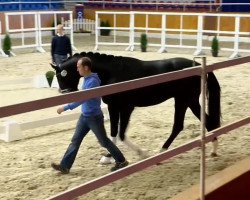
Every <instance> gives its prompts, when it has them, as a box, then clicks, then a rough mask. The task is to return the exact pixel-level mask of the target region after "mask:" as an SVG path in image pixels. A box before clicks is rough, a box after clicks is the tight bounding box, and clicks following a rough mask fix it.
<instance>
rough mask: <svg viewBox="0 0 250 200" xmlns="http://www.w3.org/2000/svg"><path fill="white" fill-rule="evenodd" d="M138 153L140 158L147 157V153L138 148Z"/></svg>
mask: <svg viewBox="0 0 250 200" xmlns="http://www.w3.org/2000/svg"><path fill="white" fill-rule="evenodd" d="M138 155H139V157H140V158H141V159H146V158H148V157H149V154H148V152H147V151H143V150H139V151H138Z"/></svg>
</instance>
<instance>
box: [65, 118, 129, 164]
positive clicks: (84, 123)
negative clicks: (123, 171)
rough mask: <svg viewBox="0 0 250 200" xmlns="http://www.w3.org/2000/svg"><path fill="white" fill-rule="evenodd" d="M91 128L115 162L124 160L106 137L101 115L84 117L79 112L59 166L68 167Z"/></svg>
mask: <svg viewBox="0 0 250 200" xmlns="http://www.w3.org/2000/svg"><path fill="white" fill-rule="evenodd" d="M90 130H92V131H93V132H94V134H95V136H96V137H97V139H98V141H99V143H100V144H101V145H102V146H103V147H105V148H106V149H107V150H108V151H109V153H110V154H111V155H112V156H113V158H114V159H115V161H116V162H124V161H125V158H124V156H123V154H122V153H121V151H120V150H119V149H118V147H117V146H116V145H115V144H114V143H113V142H112V141H111V140H110V139H109V138H108V137H107V134H106V131H105V127H104V120H103V115H102V114H101V115H97V116H90V117H86V116H84V115H83V114H81V116H80V118H79V120H78V122H77V125H76V129H75V133H74V135H73V137H72V139H71V143H70V145H69V147H68V149H67V151H66V152H65V154H64V156H63V159H62V161H61V163H60V166H61V167H62V168H63V169H70V168H71V167H72V165H73V163H74V161H75V158H76V155H77V152H78V150H79V147H80V145H81V143H82V140H83V138H84V137H85V136H86V135H87V133H88V132H89V131H90Z"/></svg>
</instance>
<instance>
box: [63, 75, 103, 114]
mask: <svg viewBox="0 0 250 200" xmlns="http://www.w3.org/2000/svg"><path fill="white" fill-rule="evenodd" d="M100 84H101V80H100V79H99V77H98V75H97V74H96V73H92V74H90V75H89V76H87V77H85V78H84V82H83V85H82V89H83V90H87V89H91V88H95V87H98V86H100ZM80 105H82V108H81V110H82V113H83V114H84V116H96V115H100V114H102V110H101V97H96V98H92V99H88V100H85V101H79V102H73V103H69V104H67V105H66V106H64V110H65V111H66V110H69V109H70V110H73V109H75V108H76V107H78V106H80Z"/></svg>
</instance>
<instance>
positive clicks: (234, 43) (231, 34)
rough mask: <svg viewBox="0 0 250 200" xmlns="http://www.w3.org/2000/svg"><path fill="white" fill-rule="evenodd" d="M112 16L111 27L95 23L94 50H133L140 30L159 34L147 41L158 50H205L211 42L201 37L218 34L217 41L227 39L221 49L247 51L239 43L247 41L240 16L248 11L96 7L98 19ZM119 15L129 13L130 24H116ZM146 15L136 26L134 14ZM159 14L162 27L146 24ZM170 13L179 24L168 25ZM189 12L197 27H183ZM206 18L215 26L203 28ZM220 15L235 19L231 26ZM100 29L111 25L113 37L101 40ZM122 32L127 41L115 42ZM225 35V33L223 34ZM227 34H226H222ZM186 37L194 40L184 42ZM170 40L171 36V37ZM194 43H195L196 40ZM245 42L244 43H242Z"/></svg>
mask: <svg viewBox="0 0 250 200" xmlns="http://www.w3.org/2000/svg"><path fill="white" fill-rule="evenodd" d="M107 15H108V16H112V17H113V27H101V26H100V25H99V24H97V23H96V36H95V37H96V47H95V49H96V50H97V49H98V47H99V46H100V45H123V46H124V45H126V46H127V50H130V51H134V49H135V46H139V45H140V43H139V42H135V37H139V36H140V33H142V32H145V33H146V34H148V36H149V37H158V38H160V40H159V42H158V43H157V42H155V43H153V42H150V40H149V44H148V46H153V47H158V48H159V52H164V51H167V50H168V48H181V49H182V48H187V49H194V51H195V52H194V55H201V54H204V52H203V51H204V50H210V49H211V45H210V44H209V45H208V44H205V43H204V41H211V39H212V38H211V37H209V35H217V37H218V39H219V41H225V42H228V43H229V45H227V46H228V47H223V46H221V48H220V51H229V52H232V54H231V56H230V58H235V57H238V56H239V54H240V53H243V52H244V53H250V49H249V48H248V47H245V48H244V47H242V45H240V44H242V43H244V42H245V43H248V44H249V43H250V40H249V32H244V31H241V27H242V25H243V19H245V18H250V14H229V13H228V14H220V13H177V12H136V11H130V12H110V11H109V12H108V11H97V12H96V15H95V18H96V19H99V18H101V17H100V16H106V17H107ZM121 15H127V16H129V26H128V27H124V26H123V27H117V25H116V24H117V18H118V16H121ZM138 16H145V26H144V27H138V26H136V17H138ZM154 16H158V17H161V22H160V23H161V27H159V28H155V27H151V26H149V17H154ZM172 16H176V17H179V21H180V27H179V28H167V27H166V24H167V22H168V21H169V20H171V17H172ZM187 16H192V17H195V18H196V21H197V23H196V27H197V28H196V29H186V28H185V27H186V23H189V22H188V21H187V20H184V18H185V17H187ZM205 18H206V19H208V18H211V19H212V18H216V19H217V21H216V23H217V28H216V30H206V29H204V25H205ZM222 18H233V19H235V20H234V30H227V27H225V26H222V25H221V24H220V23H221V19H222ZM101 29H110V30H111V31H112V32H113V41H112V42H110V41H109V42H106V41H101V40H100V39H101V38H100V37H99V32H100V30H101ZM120 32H122V33H123V35H124V36H127V37H128V38H129V39H128V41H129V42H122V43H121V42H117V36H118V35H119V34H120ZM223 35H224V36H223ZM225 35H227V36H225ZM171 39H176V40H177V42H174V44H171V43H170V42H169V41H170V40H171ZM186 40H193V42H194V44H187V42H185V41H186ZM171 42H173V40H171ZM195 43H196V44H195ZM245 46H246V45H245Z"/></svg>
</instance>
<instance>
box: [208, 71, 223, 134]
mask: <svg viewBox="0 0 250 200" xmlns="http://www.w3.org/2000/svg"><path fill="white" fill-rule="evenodd" d="M207 89H208V124H209V125H208V127H209V129H211V130H213V129H216V128H218V127H220V121H221V105H220V92H221V91H220V84H219V82H218V80H217V79H216V77H215V75H214V73H213V72H209V73H208V78H207ZM211 130H208V131H211Z"/></svg>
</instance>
